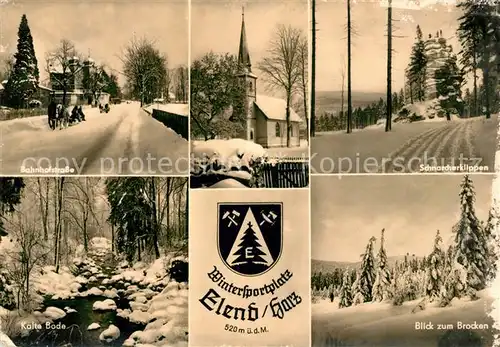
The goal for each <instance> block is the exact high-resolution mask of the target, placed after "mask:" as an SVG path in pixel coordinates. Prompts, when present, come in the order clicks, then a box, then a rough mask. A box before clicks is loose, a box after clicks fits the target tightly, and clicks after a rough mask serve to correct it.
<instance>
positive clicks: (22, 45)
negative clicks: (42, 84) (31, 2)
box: [5, 14, 39, 108]
mask: <svg viewBox="0 0 500 347" xmlns="http://www.w3.org/2000/svg"><path fill="white" fill-rule="evenodd" d="M17 35H18V39H17V53H16V54H15V55H14V59H15V63H14V67H13V70H12V72H11V74H10V77H9V80H8V81H7V84H6V86H5V94H6V97H7V100H8V102H9V105H10V106H12V107H16V108H19V107H23V106H25V105H26V103H27V101H28V99H29V98H30V97H31V96H32V95H33V94H34V93H35V92H36V90H37V88H38V80H39V71H38V62H37V59H36V55H35V48H34V46H33V37H32V36H31V31H30V28H29V25H28V19H27V18H26V15H25V14H23V16H22V17H21V23H20V24H19V30H18V33H17Z"/></svg>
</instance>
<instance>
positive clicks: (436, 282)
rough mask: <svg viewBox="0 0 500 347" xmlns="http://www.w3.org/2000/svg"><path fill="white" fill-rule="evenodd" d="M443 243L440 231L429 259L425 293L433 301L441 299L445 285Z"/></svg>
mask: <svg viewBox="0 0 500 347" xmlns="http://www.w3.org/2000/svg"><path fill="white" fill-rule="evenodd" d="M442 243H443V239H442V238H441V235H440V234H439V230H438V231H437V233H436V237H435V239H434V248H433V250H432V253H431V254H430V255H429V257H428V258H427V261H428V267H427V285H426V288H425V292H426V295H427V296H428V297H429V298H430V299H431V300H435V299H436V298H439V295H440V291H441V286H442V285H443V278H444V275H443V269H444V261H445V254H444V252H443V249H442V247H443V245H442Z"/></svg>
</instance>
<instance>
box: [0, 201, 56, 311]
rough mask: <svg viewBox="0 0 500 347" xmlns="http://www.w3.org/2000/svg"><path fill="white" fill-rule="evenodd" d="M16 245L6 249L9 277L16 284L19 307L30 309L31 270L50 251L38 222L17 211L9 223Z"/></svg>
mask: <svg viewBox="0 0 500 347" xmlns="http://www.w3.org/2000/svg"><path fill="white" fill-rule="evenodd" d="M9 230H10V231H11V234H12V237H13V239H14V240H15V244H16V247H12V248H10V249H9V250H7V254H6V255H7V256H8V257H9V258H10V261H9V262H7V263H8V264H7V271H8V272H9V277H10V278H11V279H12V280H13V281H14V283H15V284H16V289H17V293H16V296H17V305H18V308H19V309H25V310H27V311H30V309H31V308H32V307H31V300H30V294H31V293H30V292H31V284H30V283H31V282H30V281H31V277H32V272H33V270H34V269H35V268H36V267H37V266H39V265H41V263H42V260H43V259H44V258H45V256H46V255H47V254H48V253H49V252H50V248H49V247H47V246H46V243H45V242H44V241H43V237H42V235H41V234H40V231H39V230H40V229H39V228H38V223H37V221H36V220H33V218H28V216H27V214H26V213H23V212H21V211H17V213H16V218H14V219H13V220H12V221H11V223H10V225H9Z"/></svg>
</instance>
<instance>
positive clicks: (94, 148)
mask: <svg viewBox="0 0 500 347" xmlns="http://www.w3.org/2000/svg"><path fill="white" fill-rule="evenodd" d="M48 13H50V14H51V15H47V14H48ZM54 18H57V21H54ZM0 23H1V24H0V48H1V50H0V174H2V175H12V176H14V175H45V174H49V175H54V174H64V175H85V174H90V175H109V176H112V175H143V176H147V175H169V176H172V175H188V174H189V155H188V153H189V142H188V138H189V137H188V136H189V134H188V128H189V127H188V123H189V112H188V98H189V95H188V90H189V82H188V80H189V79H188V69H187V65H188V64H187V63H188V48H189V45H188V41H189V40H188V29H189V26H188V25H189V23H188V3H187V1H185V2H183V1H164V2H161V3H159V2H155V3H140V2H125V3H113V2H106V1H102V0H98V1H94V2H92V3H84V2H82V3H72V2H60V1H57V2H51V3H44V2H40V3H39V2H26V1H21V2H4V3H2V4H0ZM61 28H64V30H61Z"/></svg>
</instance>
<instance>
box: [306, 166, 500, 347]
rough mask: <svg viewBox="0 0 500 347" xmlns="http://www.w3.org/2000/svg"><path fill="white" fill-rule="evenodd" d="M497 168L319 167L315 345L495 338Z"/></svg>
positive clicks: (460, 342) (488, 341) (484, 342)
mask: <svg viewBox="0 0 500 347" xmlns="http://www.w3.org/2000/svg"><path fill="white" fill-rule="evenodd" d="M492 178H493V177H492V176H490V175H470V176H467V175H465V176H464V175H447V176H433V177H430V176H427V175H422V176H411V177H410V176H358V177H345V176H344V177H342V178H338V177H318V176H316V177H314V178H313V182H312V201H311V213H312V214H311V220H312V221H313V222H312V230H311V238H312V242H311V247H312V249H311V252H312V253H311V254H312V264H311V287H312V336H313V345H314V346H328V347H331V346H347V345H348V346H365V345H367V344H369V345H370V346H374V347H375V346H412V347H420V346H422V347H428V346H485V347H486V346H491V345H492V343H493V338H494V334H495V333H496V332H495V330H494V328H493V323H494V321H493V319H492V318H491V317H490V316H489V313H490V312H491V310H492V303H493V297H492V295H491V294H492V292H491V288H490V285H491V282H492V280H494V278H495V274H496V272H497V268H496V262H497V260H498V254H497V252H496V250H495V249H494V243H498V240H496V239H495V236H494V234H493V230H494V228H495V227H497V225H498V218H499V215H498V211H495V210H494V209H492V208H491V207H492V203H491V200H492V199H491V188H492Z"/></svg>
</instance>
